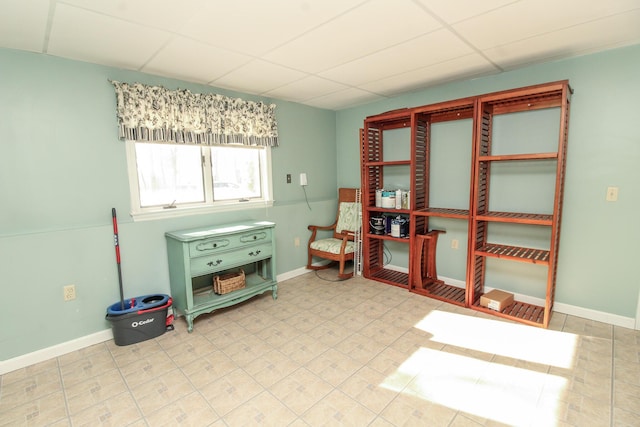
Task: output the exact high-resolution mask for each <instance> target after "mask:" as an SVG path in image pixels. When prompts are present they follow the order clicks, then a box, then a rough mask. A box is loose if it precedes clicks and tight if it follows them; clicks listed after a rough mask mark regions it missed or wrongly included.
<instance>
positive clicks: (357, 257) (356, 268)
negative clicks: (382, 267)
mask: <svg viewBox="0 0 640 427" xmlns="http://www.w3.org/2000/svg"><path fill="white" fill-rule="evenodd" d="M356 203H357V204H358V206H360V209H358V226H357V227H356V234H355V241H354V246H355V248H354V254H353V275H354V276H356V275H358V276H361V275H362V202H361V193H360V189H359V188H358V189H356Z"/></svg>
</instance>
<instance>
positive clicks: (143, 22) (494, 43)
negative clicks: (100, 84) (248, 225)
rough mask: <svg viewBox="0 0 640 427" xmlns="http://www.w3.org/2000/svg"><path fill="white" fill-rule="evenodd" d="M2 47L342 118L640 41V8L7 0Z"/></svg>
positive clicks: (595, 3)
mask: <svg viewBox="0 0 640 427" xmlns="http://www.w3.org/2000/svg"><path fill="white" fill-rule="evenodd" d="M0 8H1V9H0V10H1V12H2V13H0V47H6V48H11V49H20V50H26V51H31V52H39V53H43V54H47V55H52V56H59V57H63V58H70V59H75V60H79V61H86V62H92V63H96V64H103V65H108V66H112V67H117V68H123V69H128V70H136V71H140V72H143V73H149V74H155V75H160V76H165V77H171V78H176V79H180V80H186V81H190V82H195V83H201V84H207V85H211V86H214V87H218V88H224V89H230V90H234V91H239V92H244V93H249V94H255V95H261V96H264V97H269V98H277V99H282V100H288V101H293V102H299V103H302V104H306V105H310V106H314V107H320V108H327V109H333V110H338V109H342V108H347V107H351V106H355V105H359V104H364V103H368V102H372V101H376V100H380V99H383V98H387V97H392V96H396V95H398V94H401V93H405V92H408V91H412V90H418V89H424V88H428V87H430V86H434V85H438V84H442V83H444V82H450V81H455V80H464V79H469V78H474V77H479V76H484V75H489V74H496V73H500V72H503V71H507V70H512V69H516V68H519V67H523V66H526V65H530V64H534V63H540V62H547V61H552V60H557V59H561V58H567V57H572V56H577V55H584V54H588V53H593V52H598V51H602V50H607V49H612V48H617V47H621V46H626V45H632V44H638V43H640V0H608V1H602V0H519V1H514V0H482V1H479V0H180V1H176V0H117V1H116V0H64V1H63V0H0Z"/></svg>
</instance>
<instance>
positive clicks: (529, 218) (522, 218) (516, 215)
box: [476, 211, 553, 225]
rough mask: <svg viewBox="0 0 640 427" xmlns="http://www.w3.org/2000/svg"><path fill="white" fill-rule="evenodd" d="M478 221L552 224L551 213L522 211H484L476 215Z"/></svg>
mask: <svg viewBox="0 0 640 427" xmlns="http://www.w3.org/2000/svg"><path fill="white" fill-rule="evenodd" d="M476 220H478V221H495V222H512V223H517V224H532V225H552V224H553V215H547V214H535V213H523V212H493V211H492V212H486V213H484V214H478V215H476Z"/></svg>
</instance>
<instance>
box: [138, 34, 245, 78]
mask: <svg viewBox="0 0 640 427" xmlns="http://www.w3.org/2000/svg"><path fill="white" fill-rule="evenodd" d="M250 60H251V58H250V57H248V56H244V55H240V54H237V53H235V52H229V51H226V50H223V49H219V48H217V47H213V46H209V45H206V44H204V43H200V42H197V41H194V40H190V39H185V38H183V37H176V38H174V39H172V40H171V42H170V43H169V44H167V46H165V47H163V48H162V50H160V51H159V52H158V54H157V55H155V56H154V57H153V59H151V60H150V61H149V62H148V63H147V64H146V65H145V66H144V67H143V68H142V71H144V72H147V73H152V74H159V75H164V76H169V77H173V78H178V79H183V80H187V81H195V82H198V83H209V82H210V81H212V80H214V79H216V78H218V77H220V76H223V75H225V74H226V73H228V72H230V71H231V70H233V69H235V68H237V67H239V66H241V65H242V64H245V63H247V62H249V61H250Z"/></svg>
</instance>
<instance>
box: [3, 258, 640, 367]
mask: <svg viewBox="0 0 640 427" xmlns="http://www.w3.org/2000/svg"><path fill="white" fill-rule="evenodd" d="M386 268H388V269H390V270H396V271H401V272H404V273H407V272H408V269H407V268H406V267H396V266H391V265H387V266H386ZM309 271H311V270H307V269H306V268H305V267H300V268H297V269H295V270H291V271H288V272H286V273H282V274H279V275H278V276H277V280H278V282H283V281H285V280H288V279H293V278H294V277H297V276H301V275H303V274H306V273H308V272H309ZM438 278H439V279H441V280H444V281H445V282H446V283H447V284H449V285H452V286H457V287H460V288H464V287H465V282H464V281H462V280H457V279H451V278H448V277H442V276H439V277H438ZM487 290H491V288H489V287H487ZM515 298H516V299H517V300H518V301H522V302H526V303H529V304H536V305H544V300H542V299H540V298H535V297H530V296H528V295H521V294H516V295H515ZM553 307H554V311H556V312H558V313H563V314H569V315H571V316H577V317H582V318H584V319H589V320H595V321H597V322H603V323H608V324H611V325H615V326H621V327H623V328H629V329H634V327H635V324H636V319H633V318H631V317H624V316H619V315H617V314H611V313H605V312H603V311H597V310H591V309H589V308H583V307H577V306H574V305H570V304H564V303H559V302H556V303H555V304H554V306H553ZM111 339H113V332H112V331H111V329H105V330H104V331H100V332H96V333H94V334H91V335H86V336H84V337H80V338H77V339H75V340H71V341H67V342H64V343H61V344H57V345H54V346H51V347H48V348H43V349H42V350H37V351H34V352H32V353H28V354H25V355H22V356H18V357H14V358H13V359H8V360H5V361H0V375H3V374H6V373H7V372H11V371H15V370H17V369H21V368H25V367H27V366H30V365H33V364H36V363H40V362H44V361H46V360H49V359H52V358H54V357H58V356H62V355H64V354H67V353H70V352H72V351H76V350H80V349H82V348H85V347H89V346H92V345H95V344H99V343H101V342H105V341H109V340H111Z"/></svg>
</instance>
